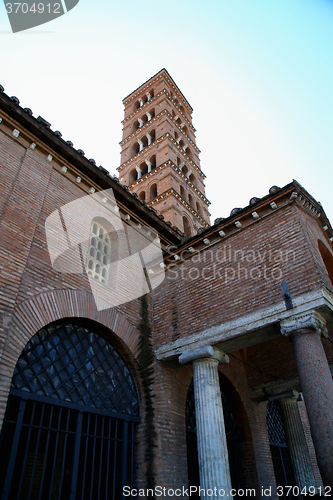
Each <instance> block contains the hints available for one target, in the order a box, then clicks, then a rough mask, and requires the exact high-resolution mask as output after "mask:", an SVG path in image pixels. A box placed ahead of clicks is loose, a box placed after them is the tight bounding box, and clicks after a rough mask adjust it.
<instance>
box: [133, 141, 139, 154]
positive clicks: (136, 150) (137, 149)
mask: <svg viewBox="0 0 333 500" xmlns="http://www.w3.org/2000/svg"><path fill="white" fill-rule="evenodd" d="M139 151H140V145H139V143H138V142H135V143H134V144H133V146H132V156H135V155H137V154H138V153H139Z"/></svg>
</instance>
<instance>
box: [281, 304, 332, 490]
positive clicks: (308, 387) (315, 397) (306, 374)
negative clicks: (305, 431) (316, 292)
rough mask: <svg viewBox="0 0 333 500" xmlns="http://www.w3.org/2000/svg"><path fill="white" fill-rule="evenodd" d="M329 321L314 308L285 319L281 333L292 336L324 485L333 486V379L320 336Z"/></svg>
mask: <svg viewBox="0 0 333 500" xmlns="http://www.w3.org/2000/svg"><path fill="white" fill-rule="evenodd" d="M325 324H326V322H325V320H324V319H323V317H322V316H321V315H320V314H319V313H318V312H317V311H311V312H309V313H307V314H302V315H299V316H294V317H291V318H288V319H286V320H283V321H282V322H281V332H282V334H283V335H285V336H290V338H291V343H292V346H293V349H294V354H295V359H296V364H297V370H298V374H299V379H300V384H301V388H302V393H303V396H304V401H305V405H306V409H307V412H308V417H309V422H310V429H311V434H312V438H313V444H314V447H315V450H316V455H317V460H318V465H319V469H320V472H321V475H322V479H323V483H324V486H331V487H333V459H332V457H333V380H332V375H331V372H330V369H329V365H328V362H327V358H326V355H325V352H324V349H323V346H322V343H321V338H320V337H321V334H323V335H327V330H326V326H325Z"/></svg>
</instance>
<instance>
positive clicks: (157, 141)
mask: <svg viewBox="0 0 333 500" xmlns="http://www.w3.org/2000/svg"><path fill="white" fill-rule="evenodd" d="M164 139H169V140H170V141H171V142H172V143H173V144H174V145H175V147H176V148H177V149H178V151H179V152H180V154H181V155H183V157H184V158H185V159H186V161H187V162H188V163H189V165H191V167H192V168H194V169H195V171H196V172H197V174H198V175H200V177H202V178H203V179H205V178H206V175H205V174H204V173H203V171H202V170H201V168H200V167H198V165H197V164H196V163H194V161H193V160H191V158H190V157H189V156H187V154H186V153H185V151H184V150H183V149H182V148H181V147H180V146H179V144H177V142H176V141H175V139H174V138H173V137H172V136H171V135H170V134H169V132H166V133H165V134H163V135H162V136H161V137H159V138H158V139H155V141H154V142H152V143H151V144H150V145H149V146H146V147H145V148H144V149H143V150H142V151H139V152H138V153H137V154H136V155H135V156H132V158H130V159H129V160H127V161H125V162H124V163H122V164H121V165H120V166H119V167H117V170H118V172H121V171H122V170H124V168H125V167H127V166H128V165H130V164H131V163H136V162H137V160H138V159H140V158H142V157H144V156H145V153H147V152H149V151H152V150H153V149H155V148H156V145H159V144H160V143H161V142H163V141H164Z"/></svg>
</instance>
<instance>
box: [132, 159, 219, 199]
mask: <svg viewBox="0 0 333 500" xmlns="http://www.w3.org/2000/svg"><path fill="white" fill-rule="evenodd" d="M169 165H171V166H172V168H173V169H174V170H175V172H176V173H177V175H179V176H180V177H181V178H182V179H183V180H185V181H186V182H187V184H189V186H190V187H191V189H193V191H194V192H195V193H196V194H197V196H198V197H199V198H200V199H201V201H203V202H204V203H205V204H206V205H207V206H209V205H210V204H211V203H210V201H209V200H208V199H207V198H206V196H205V195H204V194H203V193H202V192H201V191H200V190H199V189H198V188H197V187H196V186H195V185H194V184H192V182H191V181H190V180H189V179H188V177H186V175H184V174H183V172H182V171H181V170H180V168H179V167H177V165H175V164H174V163H173V161H172V160H167V161H165V162H164V163H162V165H159V166H158V167H155V168H154V169H153V170H151V171H150V172H147V173H146V174H144V175H143V176H142V177H140V179H137V180H136V181H135V182H132V184H130V185H129V186H128V187H129V189H130V190H133V189H134V188H135V187H137V186H140V184H143V183H144V182H145V181H146V180H147V179H149V178H150V177H152V176H155V175H156V174H157V173H158V172H160V171H161V170H164V169H165V168H166V167H167V166H169Z"/></svg>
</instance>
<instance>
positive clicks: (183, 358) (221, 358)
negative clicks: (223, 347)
mask: <svg viewBox="0 0 333 500" xmlns="http://www.w3.org/2000/svg"><path fill="white" fill-rule="evenodd" d="M199 359H216V360H217V361H218V362H219V363H222V364H227V363H229V357H228V356H227V354H226V353H225V352H223V351H220V349H216V348H215V347H212V346H211V345H207V346H205V347H201V348H200V349H195V350H194V351H190V352H183V353H182V354H181V355H180V356H179V358H178V360H179V363H180V364H181V365H185V364H186V363H190V362H192V361H196V360H199Z"/></svg>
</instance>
